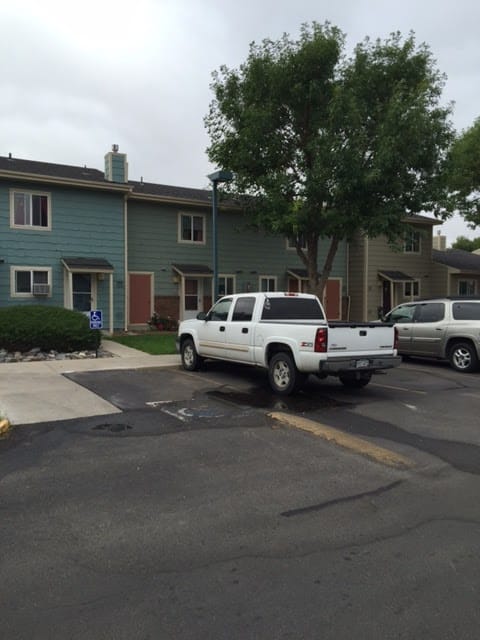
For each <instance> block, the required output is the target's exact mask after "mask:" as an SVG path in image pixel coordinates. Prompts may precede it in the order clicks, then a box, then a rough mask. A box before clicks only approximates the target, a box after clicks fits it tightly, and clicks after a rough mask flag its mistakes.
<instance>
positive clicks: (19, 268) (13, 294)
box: [10, 265, 52, 299]
mask: <svg viewBox="0 0 480 640" xmlns="http://www.w3.org/2000/svg"><path fill="white" fill-rule="evenodd" d="M17 271H28V272H30V273H32V272H33V271H44V272H46V273H47V282H46V283H45V284H48V285H50V293H49V294H48V295H46V296H44V297H45V298H51V297H52V267H29V266H23V265H12V266H11V267H10V297H11V298H28V299H31V298H36V297H37V296H34V295H33V293H32V292H30V293H17V292H16V291H15V274H16V273H17ZM32 284H33V283H32ZM42 297H43V296H42Z"/></svg>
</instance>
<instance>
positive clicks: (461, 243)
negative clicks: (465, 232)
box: [452, 236, 480, 251]
mask: <svg viewBox="0 0 480 640" xmlns="http://www.w3.org/2000/svg"><path fill="white" fill-rule="evenodd" d="M452 249H462V250H463V251H475V250H476V249H480V238H474V239H473V240H470V238H467V237H466V236H457V239H456V240H455V242H452Z"/></svg>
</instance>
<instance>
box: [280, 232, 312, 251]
mask: <svg viewBox="0 0 480 640" xmlns="http://www.w3.org/2000/svg"><path fill="white" fill-rule="evenodd" d="M296 237H297V238H301V239H302V244H301V245H300V249H302V250H303V251H306V250H307V240H306V238H305V234H303V233H298V234H297V236H296ZM293 240H294V236H287V237H286V238H285V241H286V243H287V251H296V249H297V247H296V246H295V245H294V244H292V241H293Z"/></svg>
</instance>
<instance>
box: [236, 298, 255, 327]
mask: <svg viewBox="0 0 480 640" xmlns="http://www.w3.org/2000/svg"><path fill="white" fill-rule="evenodd" d="M254 306H255V298H238V300H237V302H236V304H235V308H234V310H233V316H232V322H250V320H251V319H252V315H253V307H254Z"/></svg>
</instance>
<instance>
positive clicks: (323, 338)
mask: <svg viewBox="0 0 480 640" xmlns="http://www.w3.org/2000/svg"><path fill="white" fill-rule="evenodd" d="M327 343H328V330H327V328H326V327H322V328H321V329H317V333H316V335H315V351H317V352H320V353H325V352H326V351H327Z"/></svg>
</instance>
